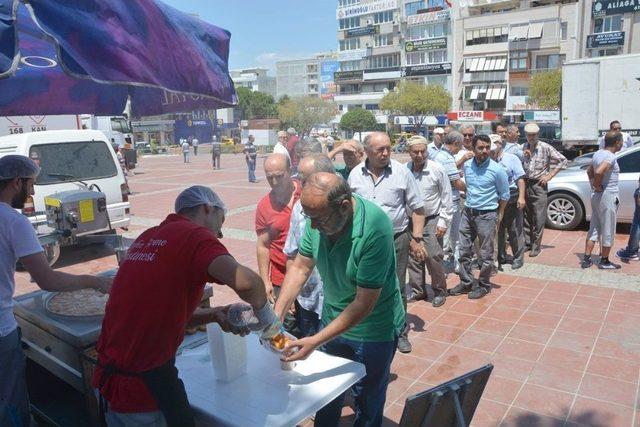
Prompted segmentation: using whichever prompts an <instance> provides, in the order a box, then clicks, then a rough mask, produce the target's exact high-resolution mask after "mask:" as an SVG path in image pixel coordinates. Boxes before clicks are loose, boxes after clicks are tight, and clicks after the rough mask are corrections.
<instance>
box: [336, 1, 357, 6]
mask: <svg viewBox="0 0 640 427" xmlns="http://www.w3.org/2000/svg"><path fill="white" fill-rule="evenodd" d="M358 3H360V0H338V7H346V6H352V5H354V4H358Z"/></svg>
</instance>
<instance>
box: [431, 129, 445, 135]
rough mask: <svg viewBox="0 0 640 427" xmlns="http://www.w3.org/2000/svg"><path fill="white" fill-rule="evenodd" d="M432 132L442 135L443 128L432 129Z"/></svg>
mask: <svg viewBox="0 0 640 427" xmlns="http://www.w3.org/2000/svg"><path fill="white" fill-rule="evenodd" d="M433 133H436V134H440V135H444V129H443V128H435V129H434V130H433Z"/></svg>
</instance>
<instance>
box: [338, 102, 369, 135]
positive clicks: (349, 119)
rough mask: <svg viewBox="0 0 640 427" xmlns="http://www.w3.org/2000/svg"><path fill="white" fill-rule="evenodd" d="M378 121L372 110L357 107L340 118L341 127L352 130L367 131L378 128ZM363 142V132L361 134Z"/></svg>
mask: <svg viewBox="0 0 640 427" xmlns="http://www.w3.org/2000/svg"><path fill="white" fill-rule="evenodd" d="M377 127H378V122H376V116H374V115H373V113H372V112H371V111H368V110H364V109H362V108H355V109H353V110H349V111H347V112H346V113H345V114H344V115H343V116H342V118H341V119H340V128H342V129H344V130H348V131H351V132H354V133H355V132H367V131H373V130H376V129H377ZM360 140H361V142H362V134H360Z"/></svg>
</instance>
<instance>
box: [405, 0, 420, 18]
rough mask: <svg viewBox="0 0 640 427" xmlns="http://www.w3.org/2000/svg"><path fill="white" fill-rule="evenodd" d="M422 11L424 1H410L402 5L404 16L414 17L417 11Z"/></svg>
mask: <svg viewBox="0 0 640 427" xmlns="http://www.w3.org/2000/svg"><path fill="white" fill-rule="evenodd" d="M420 9H424V0H421V1H412V2H410V3H407V4H405V5H404V11H405V15H406V16H410V15H415V14H417V13H418V10H420Z"/></svg>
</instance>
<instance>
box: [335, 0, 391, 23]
mask: <svg viewBox="0 0 640 427" xmlns="http://www.w3.org/2000/svg"><path fill="white" fill-rule="evenodd" d="M397 8H398V0H382V1H376V2H373V3H364V4H356V5H353V6H348V7H340V8H338V9H337V10H336V18H337V19H344V18H351V17H352V16H360V15H367V14H370V13H376V12H383V11H385V10H389V9H397Z"/></svg>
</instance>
